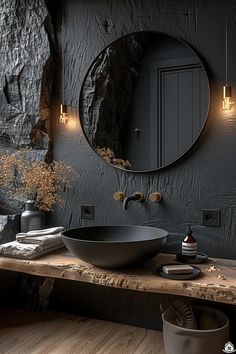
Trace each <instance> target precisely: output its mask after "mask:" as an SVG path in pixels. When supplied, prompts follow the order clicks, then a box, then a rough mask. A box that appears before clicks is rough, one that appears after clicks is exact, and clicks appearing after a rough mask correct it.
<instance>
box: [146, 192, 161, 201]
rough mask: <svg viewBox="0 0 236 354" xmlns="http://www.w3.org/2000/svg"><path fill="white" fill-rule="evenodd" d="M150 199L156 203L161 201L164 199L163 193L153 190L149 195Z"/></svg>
mask: <svg viewBox="0 0 236 354" xmlns="http://www.w3.org/2000/svg"><path fill="white" fill-rule="evenodd" d="M149 199H150V200H151V201H152V202H154V203H159V202H160V201H161V200H162V194H161V193H160V192H152V193H151V194H150V195H149Z"/></svg>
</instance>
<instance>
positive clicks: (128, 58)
mask: <svg viewBox="0 0 236 354" xmlns="http://www.w3.org/2000/svg"><path fill="white" fill-rule="evenodd" d="M209 97H210V93H209V82H208V78H207V75H206V72H205V69H204V67H203V64H202V62H201V60H200V59H199V57H198V56H197V55H196V54H195V53H194V51H193V50H192V49H191V48H190V47H189V46H188V45H187V44H185V43H184V42H182V41H180V40H178V39H176V38H174V37H171V36H168V35H165V34H161V33H156V32H137V33H133V34H130V35H127V36H125V37H122V38H120V39H118V40H117V41H115V42H113V43H112V44H110V45H109V46H108V47H107V48H105V49H104V50H103V51H102V52H101V53H100V54H99V56H98V57H97V58H96V59H95V60H94V62H93V64H92V65H91V67H90V69H89V71H88V73H87V75H86V77H85V79H84V82H83V85H82V89H81V94H80V120H81V126H82V128H83V131H84V133H85V136H86V138H87V140H88V142H89V143H90V145H91V146H92V147H93V149H94V150H95V151H96V152H97V153H98V154H99V155H100V156H102V157H103V158H104V159H105V160H106V161H107V162H109V163H111V164H113V165H114V166H116V167H120V168H124V169H128V170H131V171H150V170H156V169H159V168H161V167H163V166H166V165H169V164H170V163H172V162H174V161H176V160H177V159H178V158H179V157H180V156H182V155H183V154H184V153H185V152H186V151H187V150H188V149H189V148H190V147H191V146H192V145H193V143H194V142H195V140H196V139H197V138H198V136H199V134H200V132H201V130H202V129H203V127H204V124H205V121H206V118H207V114H208V108H209Z"/></svg>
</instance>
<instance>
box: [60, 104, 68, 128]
mask: <svg viewBox="0 0 236 354" xmlns="http://www.w3.org/2000/svg"><path fill="white" fill-rule="evenodd" d="M60 122H61V123H62V124H66V123H67V122H68V116H67V106H66V105H65V104H61V106H60Z"/></svg>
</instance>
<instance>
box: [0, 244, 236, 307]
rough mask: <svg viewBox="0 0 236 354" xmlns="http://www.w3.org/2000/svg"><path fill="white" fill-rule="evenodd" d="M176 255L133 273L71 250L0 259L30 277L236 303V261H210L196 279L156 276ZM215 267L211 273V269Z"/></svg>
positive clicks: (0, 265) (0, 264)
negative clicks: (85, 258) (35, 257)
mask: <svg viewBox="0 0 236 354" xmlns="http://www.w3.org/2000/svg"><path fill="white" fill-rule="evenodd" d="M174 260H175V256H174V255H170V254H159V255H158V256H157V257H155V258H154V259H153V260H152V261H150V262H148V263H146V264H144V265H142V266H140V267H139V268H132V269H129V270H117V271H110V270H105V269H99V268H97V267H94V266H92V265H91V264H88V263H86V262H83V261H82V260H80V259H78V258H76V257H74V256H73V255H71V254H70V253H69V251H65V250H61V251H56V252H54V253H52V254H50V255H48V256H45V257H42V258H40V259H38V260H31V261H29V260H22V259H16V258H8V257H0V269H4V270H12V271H16V272H22V273H27V274H33V275H39V276H45V277H52V278H60V279H70V280H75V281H80V282H87V283H91V284H97V285H102V286H108V287H113V288H121V289H129V290H136V291H142V292H149V293H150V292H151V293H161V294H172V295H181V296H188V297H193V298H198V299H204V300H212V301H217V302H221V303H227V304H234V305H235V304H236V262H235V261H233V260H226V259H210V260H209V261H208V263H205V264H199V265H198V267H199V268H201V271H202V274H201V276H200V277H198V278H196V279H193V280H184V281H182V280H181V281H180V280H170V279H164V278H161V277H159V276H158V275H156V272H155V269H156V266H157V265H158V264H163V263H172V262H173V261H174ZM211 267H214V268H213V269H214V270H212V271H211V272H209V271H210V268H211Z"/></svg>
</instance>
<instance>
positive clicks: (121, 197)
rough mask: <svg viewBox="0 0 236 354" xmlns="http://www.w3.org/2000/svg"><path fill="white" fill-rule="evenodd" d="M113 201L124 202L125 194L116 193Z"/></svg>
mask: <svg viewBox="0 0 236 354" xmlns="http://www.w3.org/2000/svg"><path fill="white" fill-rule="evenodd" d="M113 199H114V200H116V201H119V202H122V201H123V200H124V199H125V193H124V192H120V191H119V192H115V193H114V194H113Z"/></svg>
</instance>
